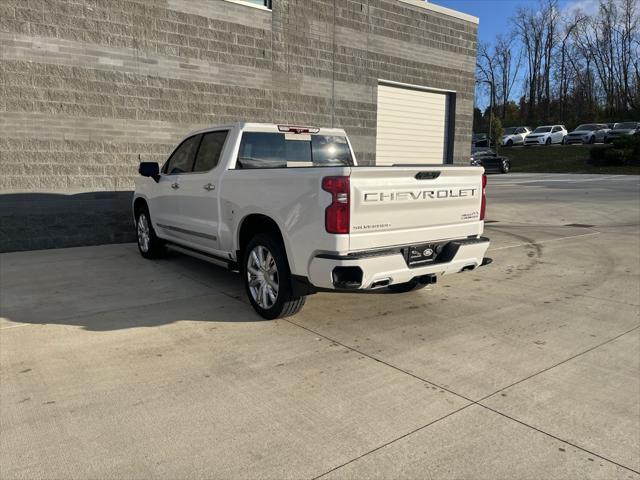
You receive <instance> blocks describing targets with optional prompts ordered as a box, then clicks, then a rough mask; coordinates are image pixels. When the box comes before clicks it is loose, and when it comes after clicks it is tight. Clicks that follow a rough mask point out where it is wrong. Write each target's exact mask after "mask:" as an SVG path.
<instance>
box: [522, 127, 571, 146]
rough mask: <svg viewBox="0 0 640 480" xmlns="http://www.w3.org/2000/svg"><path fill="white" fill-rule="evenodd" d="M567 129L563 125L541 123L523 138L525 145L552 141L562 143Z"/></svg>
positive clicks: (543, 143) (549, 143) (550, 142)
mask: <svg viewBox="0 0 640 480" xmlns="http://www.w3.org/2000/svg"><path fill="white" fill-rule="evenodd" d="M566 136H567V129H566V128H565V127H564V125H543V126H541V127H538V128H536V129H535V130H534V131H533V132H531V133H530V134H529V135H527V138H525V139H524V144H525V145H551V144H552V143H564V137H566Z"/></svg>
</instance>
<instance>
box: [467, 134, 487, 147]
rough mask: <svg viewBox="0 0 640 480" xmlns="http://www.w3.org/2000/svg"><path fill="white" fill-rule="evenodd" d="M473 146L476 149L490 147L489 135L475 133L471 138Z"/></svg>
mask: <svg viewBox="0 0 640 480" xmlns="http://www.w3.org/2000/svg"><path fill="white" fill-rule="evenodd" d="M471 145H472V146H474V147H487V148H488V147H489V135H487V134H486V133H474V134H473V136H472V137H471Z"/></svg>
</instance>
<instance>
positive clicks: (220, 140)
mask: <svg viewBox="0 0 640 480" xmlns="http://www.w3.org/2000/svg"><path fill="white" fill-rule="evenodd" d="M228 133H229V132H228V131H227V130H221V131H218V132H210V133H205V134H204V136H203V137H202V142H200V148H199V149H198V154H197V155H196V161H195V163H194V165H193V171H194V172H208V171H209V170H213V169H214V168H215V167H216V166H217V165H218V163H219V162H220V154H221V153H222V148H223V147H224V142H225V141H226V139H227V134H228Z"/></svg>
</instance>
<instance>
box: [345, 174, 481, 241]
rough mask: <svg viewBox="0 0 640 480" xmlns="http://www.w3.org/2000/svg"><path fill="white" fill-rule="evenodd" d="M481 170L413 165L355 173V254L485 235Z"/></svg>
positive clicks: (353, 210)
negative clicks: (376, 249)
mask: <svg viewBox="0 0 640 480" xmlns="http://www.w3.org/2000/svg"><path fill="white" fill-rule="evenodd" d="M482 174H483V170H482V168H479V167H457V166H444V165H428V166H427V165H422V166H421V165H412V166H401V167H397V166H396V167H353V168H352V169H351V176H350V177H351V178H350V184H351V212H350V213H351V233H350V237H349V249H350V250H351V251H359V250H369V249H374V248H382V247H391V246H397V245H408V244H415V243H423V242H424V243H430V242H437V241H440V240H448V239H459V238H466V237H467V236H470V235H479V234H481V233H482V229H483V224H484V222H483V221H482V220H480V207H481V202H482Z"/></svg>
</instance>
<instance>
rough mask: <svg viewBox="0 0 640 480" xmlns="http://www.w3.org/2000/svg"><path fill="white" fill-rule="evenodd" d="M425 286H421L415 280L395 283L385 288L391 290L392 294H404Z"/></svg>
mask: <svg viewBox="0 0 640 480" xmlns="http://www.w3.org/2000/svg"><path fill="white" fill-rule="evenodd" d="M424 287H425V285H423V284H421V283H420V282H418V281H417V280H411V281H409V282H405V283H396V284H394V285H389V286H388V287H387V288H388V289H389V290H391V291H392V292H393V293H406V292H410V291H412V290H418V289H420V288H424Z"/></svg>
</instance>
